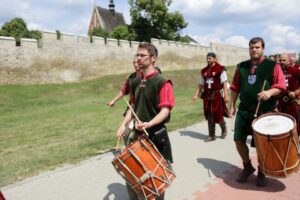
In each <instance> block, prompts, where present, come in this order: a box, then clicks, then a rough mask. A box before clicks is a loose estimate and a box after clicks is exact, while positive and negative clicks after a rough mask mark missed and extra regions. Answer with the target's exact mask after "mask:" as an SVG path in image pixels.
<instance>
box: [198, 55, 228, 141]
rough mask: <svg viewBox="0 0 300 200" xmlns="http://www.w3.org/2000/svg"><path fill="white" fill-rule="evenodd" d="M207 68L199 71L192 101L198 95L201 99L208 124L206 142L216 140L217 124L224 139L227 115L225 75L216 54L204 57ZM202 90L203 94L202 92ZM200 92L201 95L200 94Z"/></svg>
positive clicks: (224, 70)
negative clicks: (225, 117)
mask: <svg viewBox="0 0 300 200" xmlns="http://www.w3.org/2000/svg"><path fill="white" fill-rule="evenodd" d="M206 59H207V66H206V67H205V68H203V69H202V70H201V75H200V80H199V84H198V87H197V89H196V92H195V94H194V97H193V100H194V102H196V101H197V98H198V97H199V94H201V98H202V99H203V109H204V115H205V119H206V120H207V122H208V132H209V136H208V138H207V140H205V141H206V142H209V141H213V140H215V139H216V135H215V124H216V123H219V124H220V127H221V130H222V133H221V137H222V138H223V139H224V138H225V137H226V135H227V128H226V122H225V120H224V116H226V114H228V111H227V108H226V102H228V98H227V97H228V96H227V75H226V69H225V67H224V66H222V65H220V64H219V63H218V62H217V58H216V54H215V53H213V52H209V53H208V54H207V56H206ZM202 90H203V92H202ZM201 92H202V93H201Z"/></svg>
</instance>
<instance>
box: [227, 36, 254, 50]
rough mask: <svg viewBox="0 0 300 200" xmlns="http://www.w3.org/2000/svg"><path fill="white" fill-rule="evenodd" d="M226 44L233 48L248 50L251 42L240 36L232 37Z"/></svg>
mask: <svg viewBox="0 0 300 200" xmlns="http://www.w3.org/2000/svg"><path fill="white" fill-rule="evenodd" d="M225 43H226V44H231V45H233V46H238V47H245V48H248V46H249V40H248V39H246V38H245V37H244V36H240V35H234V36H230V37H229V38H227V39H226V40H225Z"/></svg>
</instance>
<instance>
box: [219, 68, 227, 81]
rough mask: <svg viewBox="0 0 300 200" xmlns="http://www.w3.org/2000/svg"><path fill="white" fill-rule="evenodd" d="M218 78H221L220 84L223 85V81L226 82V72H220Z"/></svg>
mask: <svg viewBox="0 0 300 200" xmlns="http://www.w3.org/2000/svg"><path fill="white" fill-rule="evenodd" d="M220 78H221V83H222V84H223V83H224V82H225V81H227V74H226V71H225V70H224V71H222V73H221V76H220Z"/></svg>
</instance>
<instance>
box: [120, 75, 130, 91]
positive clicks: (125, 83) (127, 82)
mask: <svg viewBox="0 0 300 200" xmlns="http://www.w3.org/2000/svg"><path fill="white" fill-rule="evenodd" d="M121 91H122V93H123V94H129V81H128V79H126V81H125V82H124V83H123V85H122V87H121Z"/></svg>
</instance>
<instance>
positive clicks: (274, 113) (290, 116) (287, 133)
mask: <svg viewBox="0 0 300 200" xmlns="http://www.w3.org/2000/svg"><path fill="white" fill-rule="evenodd" d="M271 115H281V116H285V117H287V118H290V119H291V120H292V121H293V122H294V124H293V127H292V129H291V130H290V131H287V132H283V133H280V134H276V135H270V134H263V133H261V132H258V131H257V130H255V129H254V124H255V122H256V121H258V120H259V119H261V118H263V117H266V116H271ZM251 127H252V131H253V133H255V134H257V135H259V136H263V137H267V136H270V137H271V138H277V137H282V136H287V135H289V134H290V133H291V132H293V131H294V130H295V128H296V120H295V118H294V117H293V116H292V115H289V114H287V113H282V112H269V113H265V114H262V115H260V116H259V117H257V118H256V119H254V120H253V121H252V124H251Z"/></svg>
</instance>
